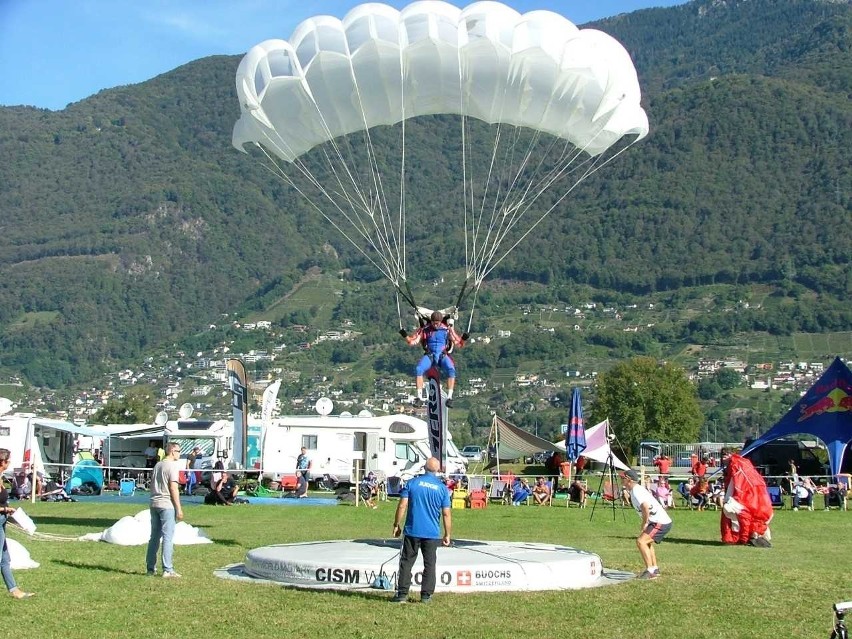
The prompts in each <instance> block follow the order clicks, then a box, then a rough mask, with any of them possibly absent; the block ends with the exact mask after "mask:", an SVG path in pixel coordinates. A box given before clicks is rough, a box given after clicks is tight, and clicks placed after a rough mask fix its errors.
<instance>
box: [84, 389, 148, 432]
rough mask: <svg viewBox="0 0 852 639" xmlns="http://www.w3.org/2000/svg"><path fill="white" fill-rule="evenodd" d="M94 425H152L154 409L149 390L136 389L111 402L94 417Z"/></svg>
mask: <svg viewBox="0 0 852 639" xmlns="http://www.w3.org/2000/svg"><path fill="white" fill-rule="evenodd" d="M91 421H92V423H93V424H150V423H152V422H153V421H154V409H153V408H152V407H151V396H150V395H149V394H148V393H147V390H143V389H141V388H136V389H133V390H131V391H128V393H127V394H126V395H125V396H124V397H120V398H117V399H111V400H109V401H108V402H107V403H106V405H105V406H104V407H103V408H101V409H100V410H99V411H98V412H96V413H95V414H94V415H92V419H91Z"/></svg>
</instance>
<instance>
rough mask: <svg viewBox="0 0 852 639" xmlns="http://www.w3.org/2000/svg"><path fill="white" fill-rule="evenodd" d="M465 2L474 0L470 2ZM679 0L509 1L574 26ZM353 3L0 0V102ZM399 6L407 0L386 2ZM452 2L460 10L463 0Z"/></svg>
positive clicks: (73, 96) (55, 100)
mask: <svg viewBox="0 0 852 639" xmlns="http://www.w3.org/2000/svg"><path fill="white" fill-rule="evenodd" d="M471 1H472V0H471ZM684 1H685V0H561V1H556V0H507V2H506V4H509V5H511V6H512V7H514V8H515V9H517V10H518V11H521V12H524V11H531V10H534V9H549V10H551V11H556V12H558V13H561V14H563V15H564V16H565V17H567V18H568V19H569V20H571V21H572V22H574V23H576V24H584V23H586V22H589V21H590V20H595V19H598V18H602V17H607V16H612V15H616V14H618V13H627V12H630V11H636V10H638V9H642V8H647V7H659V6H672V5H677V4H683V3H684ZM358 4H361V3H360V2H358V1H357V0H295V1H294V0H0V78H2V81H0V105H5V106H12V105H19V104H24V105H30V106H37V107H42V108H48V109H54V110H57V109H62V108H64V107H65V106H66V105H67V104H69V103H71V102H77V101H78V100H82V99H83V98H86V97H89V96H90V95H93V94H95V93H97V92H98V91H100V90H102V89H108V88H112V87H116V86H122V85H126V84H135V83H138V82H144V81H145V80H149V79H151V78H153V77H155V76H157V75H160V74H162V73H165V72H167V71H170V70H172V69H174V68H176V67H178V66H180V65H182V64H186V63H187V62H191V61H192V60H197V59H199V58H204V57H206V56H210V55H218V54H229V55H235V54H242V53H245V52H246V51H247V50H248V49H250V48H251V47H252V46H254V45H255V44H257V43H259V42H262V41H263V40H267V39H270V38H279V39H284V40H286V39H287V38H288V37H289V36H290V34H291V33H292V32H293V29H294V28H295V27H296V25H297V24H299V22H301V21H302V20H304V19H305V18H309V17H311V16H314V15H318V14H329V15H333V16H337V17H343V16H344V15H345V14H346V12H347V11H348V10H349V9H351V8H352V7H354V6H356V5H358ZM387 4H391V5H393V6H395V7H397V8H401V7H404V6H405V5H407V4H409V2H408V1H401V2H397V1H393V0H391V1H389V2H387ZM451 4H455V5H457V6H466V5H467V4H469V2H467V1H466V0H460V1H455V0H454V1H453V2H451Z"/></svg>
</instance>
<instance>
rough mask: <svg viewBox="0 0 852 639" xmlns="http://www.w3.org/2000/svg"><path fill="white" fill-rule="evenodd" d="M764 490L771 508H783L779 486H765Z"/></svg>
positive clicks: (782, 498)
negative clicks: (767, 494)
mask: <svg viewBox="0 0 852 639" xmlns="http://www.w3.org/2000/svg"><path fill="white" fill-rule="evenodd" d="M766 492H767V493H769V502H770V503H771V504H772V507H773V508H782V509H783V508H784V497H783V496H782V493H781V486H767V487H766Z"/></svg>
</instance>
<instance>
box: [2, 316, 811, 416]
mask: <svg viewBox="0 0 852 639" xmlns="http://www.w3.org/2000/svg"><path fill="white" fill-rule="evenodd" d="M637 306H638V305H637V304H629V305H626V306H625V307H624V308H623V309H619V308H617V307H616V306H613V305H610V306H604V305H602V304H596V303H585V304H581V305H577V306H568V305H564V306H563V305H560V306H553V305H550V306H543V305H542V306H533V305H519V306H518V307H517V315H518V316H519V318H520V319H521V320H522V321H530V318H532V321H534V322H535V326H536V327H538V328H539V329H540V330H542V331H545V332H553V331H554V326H553V317H554V316H555V315H556V316H559V317H560V320H561V322H563V323H567V324H568V325H569V326H571V327H573V329H574V330H578V331H580V330H584V329H585V328H587V327H591V326H602V325H604V323H606V325H608V326H612V325H621V326H623V330H624V331H638V330H642V329H643V328H645V327H646V326H652V325H653V323H647V324H646V325H642V324H640V323H625V324H622V322H624V318H625V316H627V317H629V316H630V315H631V314H635V313H636V312H637ZM645 310H646V312H648V313H653V312H654V311H659V309H658V308H657V309H655V304H654V303H647V304H646V309H645ZM230 325H231V327H232V328H234V329H238V330H239V331H241V332H243V333H248V334H258V333H262V334H263V338H262V340H261V341H265V342H268V343H270V344H271V346H270V347H269V348H268V349H248V350H246V351H245V352H239V351H234V350H232V346H233V341H230V340H229V341H228V342H223V343H221V344H219V345H218V346H216V347H215V348H213V349H212V350H210V351H209V352H202V351H199V352H196V353H194V354H191V353H186V352H184V351H181V350H177V351H175V352H174V353H169V354H168V355H163V356H160V357H154V356H149V357H147V358H146V359H145V360H144V361H143V362H142V363H141V364H140V365H139V366H137V367H135V368H133V369H124V370H120V371H116V372H114V373H112V374H110V375H109V376H107V378H106V379H105V380H104V383H103V384H102V386H101V387H98V388H90V389H86V390H83V391H78V392H76V393H74V394H73V395H71V396H69V397H67V398H60V397H59V394H58V393H55V392H53V391H45V392H35V393H34V394H33V396H32V397H29V398H28V400H27V405H26V407H25V408H26V410H29V411H34V412H37V413H39V414H44V415H45V416H51V417H57V418H60V419H67V420H72V421H76V422H80V423H83V422H87V421H88V420H90V419H91V417H92V415H94V414H95V413H96V412H97V411H98V410H100V409H101V408H103V407H104V406H105V404H106V403H107V402H108V401H110V400H111V399H116V398H120V397H122V396H123V395H124V393H125V392H126V390H127V389H128V388H130V387H133V386H136V385H147V386H149V387H151V388H153V389H155V390H154V392H153V394H152V395H153V396H152V405H153V408H154V409H156V410H157V411H161V410H162V411H166V412H167V413H169V412H174V413H176V412H177V409H178V407H179V406H180V405H181V404H182V403H184V402H187V401H188V402H190V403H192V404H193V405H194V407H195V409H196V412H197V414H202V415H205V416H206V417H209V418H220V417H225V416H227V415H228V414H230V407H229V392H228V389H227V373H226V369H225V362H226V360H228V359H232V358H236V359H240V360H242V361H243V363H244V364H245V365H246V367H247V369H248V370H249V371H255V372H257V371H262V374H261V373H256V375H255V376H256V378H255V379H251V378H252V374H251V373H250V375H249V377H250V393H251V397H250V401H251V402H252V404H253V405H255V406H256V405H257V404H258V403H259V401H260V397H261V395H262V393H263V390H264V389H265V388H266V386H267V385H268V384H269V383H271V382H272V381H273V380H274V379H282V380H283V381H284V384H285V385H286V384H287V382H291V383H293V382H296V381H302V382H303V381H305V380H303V379H302V378H303V374H302V373H301V372H300V371H299V370H295V369H294V368H293V367H291V366H288V365H287V362H286V361H285V358H286V357H287V355H288V354H291V353H294V352H298V351H304V350H309V349H311V348H314V347H316V346H317V345H319V344H321V343H323V342H345V341H353V340H357V339H359V337H360V336H361V333H360V332H359V331H358V330H357V327H356V326H355V322H353V321H352V320H343V321H342V322H341V326H339V327H338V328H336V329H333V330H323V331H318V330H315V329H313V328H311V327H309V326H306V325H292V326H289V327H288V329H287V331H281V330H279V329H277V328H276V327H275V326H274V325H273V323H272V322H271V321H266V320H259V321H255V322H246V323H241V322H237V321H233V322H231V323H230ZM216 328H217V327H216V326H215V325H211V326H210V327H209V330H210V331H215V330H216ZM285 337H289V338H294V339H289V340H287V341H285V339H284V338H285ZM511 339H513V335H512V331H511V330H509V329H496V330H495V331H494V332H493V334H484V335H479V336H475V337H472V338H471V343H472V344H475V343H476V342H481V343H486V344H487V343H490V342H492V341H494V340H511ZM288 342H289V343H288ZM329 366H330V367H331V366H332V364H329ZM722 369H731V370H734V371H736V372H737V373H739V374H740V376H741V377H742V385H744V386H747V387H749V388H751V389H754V390H781V391H800V392H803V391H804V389H806V388H807V387H808V386H809V385H810V384H812V383H813V381H814V380H815V379H816V378H817V377H818V376H819V375H820V374H821V373H822V372H823V370H824V364H823V363H822V362H804V361H800V362H794V361H790V360H785V361H778V362H761V363H757V364H753V365H748V364H747V363H746V362H745V361H742V360H739V359H727V360H712V359H701V360H699V361H698V363H697V365H696V366H695V367H694V369H693V370H690V371H688V373H689V376H690V378H691V379H693V380H694V381H696V383H698V382H700V381H701V380H702V379H705V378H708V377H711V376H713V375H714V374H715V373H717V372H718V371H719V370H722ZM329 372H331V371H329ZM597 374H598V371H596V370H568V371H565V375H564V377H563V378H562V379H548V378H547V377H546V376H543V375H541V374H540V373H539V372H536V371H522V370H518V371H516V372H515V374H514V376H513V378H511V379H504V380H501V381H497V380H488V379H483V378H481V377H476V376H472V377H470V378H465V377H464V376H463V375H462V376H461V377H460V380H459V384H458V387H457V396H458V397H473V396H476V395H479V394H483V393H488V392H490V391H492V390H495V389H498V388H504V387H505V386H507V385H512V386H514V387H516V388H517V389H532V388H535V389H536V392H537V393H538V394H539V395H544V396H548V395H549V396H554V395H556V393H557V392H559V391H560V390H568V389H570V386H572V385H585V386H590V385H592V384H593V383H594V379H595V377H596V376H597ZM11 381H12V383H16V382H17V383H20V380H11ZM308 386H309V387H310V388H311V390H310V391H309V392H306V393H304V394H302V395H301V396H293V397H288V398H285V399H283V400H281V399H279V402H278V406H277V412H278V413H279V414H300V413H309V412H312V411H313V407H314V405H315V403H316V401H317V400H318V399H319V398H320V397H329V398H331V399H332V400H333V401H334V403H335V412H344V411H354V412H358V411H360V410H362V409H366V410H369V411H370V412H373V413H375V414H381V413H405V412H408V413H413V412H415V388H414V380H413V378H411V377H406V376H401V375H394V376H387V377H384V376H382V377H378V378H377V379H376V380H375V383H374V387H373V388H372V389H371V390H369V391H366V392H365V391H363V390H362V391H361V392H358V393H354V392H349V393H347V392H345V391H344V390H343V388H341V387H340V385H339V384H336V383H335V382H334V381H333V380H332V379H331V378H330V377H329V376H327V375H323V374H316V375H314V376H312V377H311V379H310V380H309V384H308Z"/></svg>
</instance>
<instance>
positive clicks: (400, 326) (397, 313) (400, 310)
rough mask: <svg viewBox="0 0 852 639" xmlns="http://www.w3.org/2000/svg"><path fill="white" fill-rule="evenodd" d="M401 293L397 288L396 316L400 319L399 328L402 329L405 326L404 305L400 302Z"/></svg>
mask: <svg viewBox="0 0 852 639" xmlns="http://www.w3.org/2000/svg"><path fill="white" fill-rule="evenodd" d="M399 295H400V293H399V290H397V292H396V295H394V297H395V298H396V316H397V318H398V319H399V328H400V330H402V329H404V328H405V327H404V326H403V325H402V306H401V305H400V303H399Z"/></svg>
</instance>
